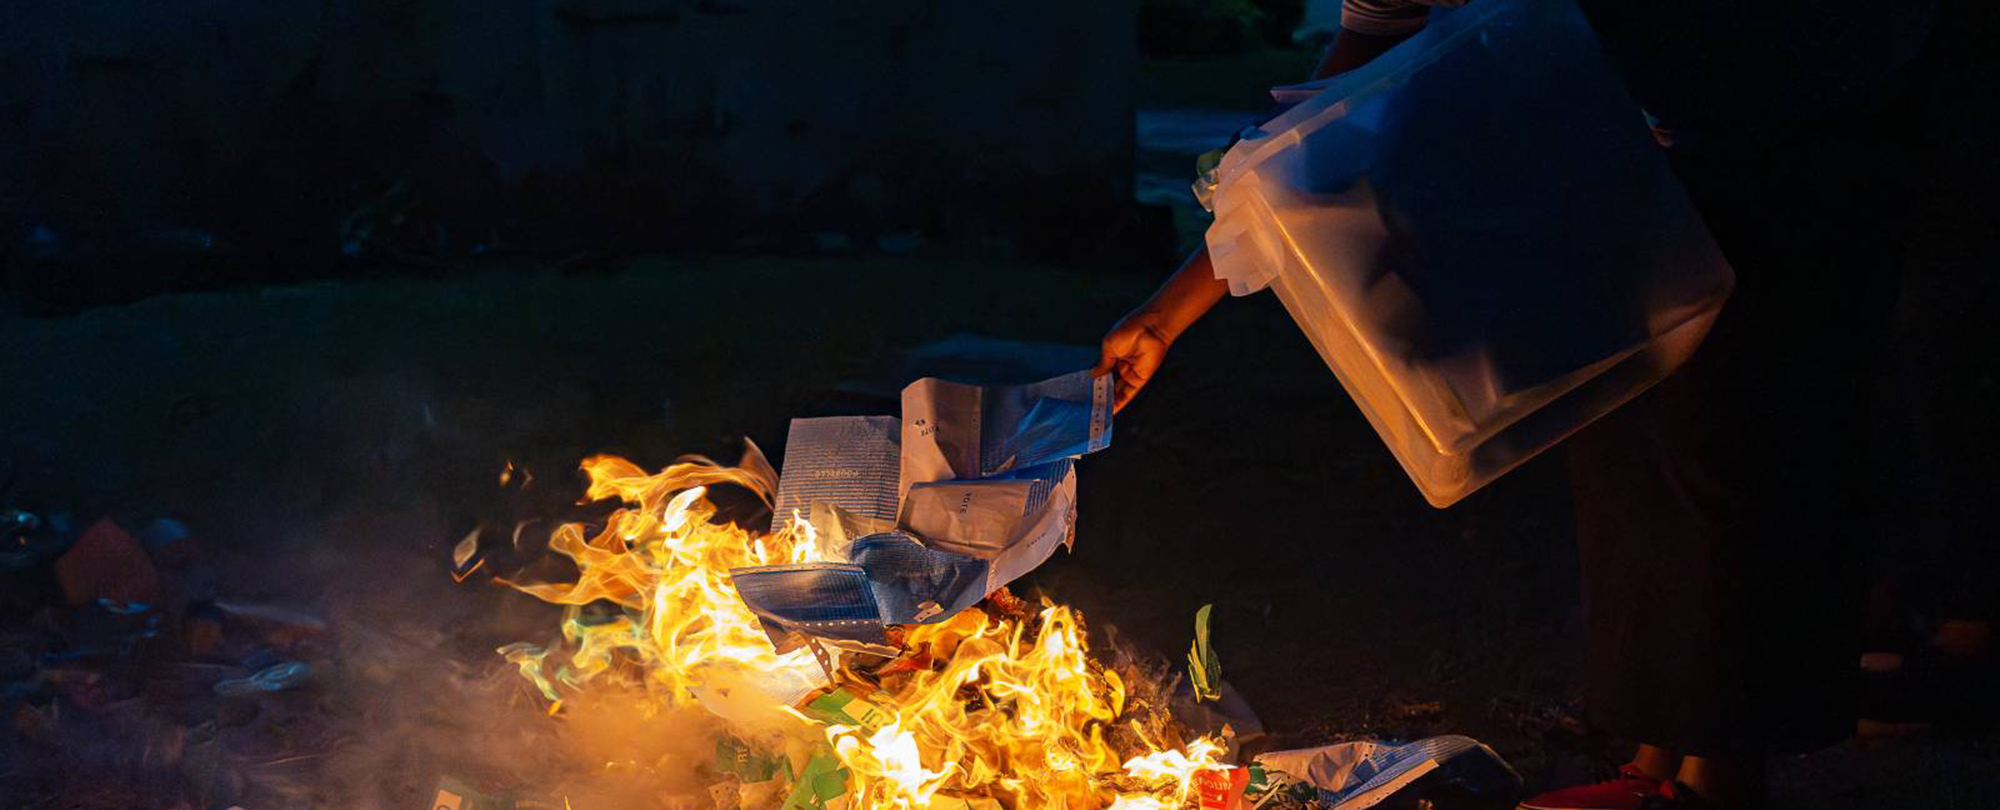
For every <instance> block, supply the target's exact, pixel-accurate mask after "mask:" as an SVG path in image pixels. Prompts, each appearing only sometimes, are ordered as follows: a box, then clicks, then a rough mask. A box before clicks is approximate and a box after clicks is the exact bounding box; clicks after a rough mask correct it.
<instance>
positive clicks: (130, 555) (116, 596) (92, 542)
mask: <svg viewBox="0 0 2000 810" xmlns="http://www.w3.org/2000/svg"><path fill="white" fill-rule="evenodd" d="M55 569H56V581H57V582H58V583H59V584H60V585H61V586H62V592H63V596H64V597H65V598H67V599H68V600H69V603H70V604H72V605H83V604H88V603H90V602H94V601H96V600H99V599H110V600H116V601H119V602H139V603H151V602H154V601H157V600H158V599H159V596H160V576H159V574H158V572H156V571H155V570H154V569H153V561H152V559H151V558H149V557H147V556H146V549H145V547H143V546H141V545H140V544H139V541H138V540H136V539H134V538H133V537H132V535H130V534H127V533H126V532H125V530H124V529H121V528H119V527H118V524H117V523H114V522H112V520H111V519H110V518H101V519H99V520H98V521H97V522H96V523H93V524H91V526H90V528H88V529H85V530H84V532H83V535H82V536H80V537H78V538H77V539H76V544H75V545H73V546H70V549H69V551H67V552H65V553H64V554H63V555H62V557H61V558H59V559H57V560H56V566H55Z"/></svg>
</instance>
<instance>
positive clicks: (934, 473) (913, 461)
mask: <svg viewBox="0 0 2000 810" xmlns="http://www.w3.org/2000/svg"><path fill="white" fill-rule="evenodd" d="M902 437H903V448H902V486H901V487H900V490H901V491H902V492H908V491H909V489H910V487H911V486H913V485H915V484H917V483H921V482H924V481H942V480H946V479H976V478H989V477H992V476H995V475H999V474H1001V473H1005V472H1008V471H1010V470H1017V469H1021V468H1023V467H1032V466H1035V465H1037V464H1045V463H1048V462H1051V461H1056V460H1059V459H1065V458H1076V457H1077V456H1081V455H1083V454H1085V453H1094V452H1097V451H1099V450H1102V449H1104V448H1105V447H1107V446H1109V445H1110V444H1111V377H1110V376H1109V375H1106V376H1103V377H1092V376H1090V372H1089V371H1077V372H1074V373H1070V374H1064V375H1062V376H1060V377H1053V378H1050V379H1047V380H1043V381H1041V382H1038V383H1031V384H1028V385H988V386H979V385H966V384H964V383H955V382H949V381H946V380H940V379H936V378H931V377H926V378H924V379H921V380H918V381H916V382H913V383H910V384H909V386H908V387H906V388H904V389H903V427H902Z"/></svg>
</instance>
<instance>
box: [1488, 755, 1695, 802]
mask: <svg viewBox="0 0 2000 810" xmlns="http://www.w3.org/2000/svg"><path fill="white" fill-rule="evenodd" d="M1672 790H1674V787H1673V783H1672V782H1669V781H1666V780H1661V779H1654V778H1653V777H1650V776H1647V775H1646V774H1645V773H1644V772H1642V771H1640V770H1639V769H1638V768H1634V767H1632V766H1630V765H1625V766H1621V767H1620V768H1619V769H1618V778H1616V779H1612V780H1610V781H1607V782H1598V783H1597V784H1594V785H1578V786H1576V787H1566V788H1563V789H1561V790H1552V791H1549V792H1547V793H1544V794H1542V795H1540V796H1536V797H1534V798H1532V799H1529V800H1527V801H1524V802H1522V803H1521V804H1520V807H1519V810H1642V808H1648V809H1650V808H1651V807H1653V806H1657V805H1658V803H1659V802H1660V799H1661V798H1662V796H1663V795H1667V792H1668V791H1672Z"/></svg>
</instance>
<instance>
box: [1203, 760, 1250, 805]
mask: <svg viewBox="0 0 2000 810" xmlns="http://www.w3.org/2000/svg"><path fill="white" fill-rule="evenodd" d="M1249 786H1250V769H1248V768H1230V769H1228V770H1207V771H1196V772H1195V775H1194V792H1195V795H1196V796H1197V797H1199V798H1200V799H1201V810H1242V808H1243V789H1244V788H1246V787H1249Z"/></svg>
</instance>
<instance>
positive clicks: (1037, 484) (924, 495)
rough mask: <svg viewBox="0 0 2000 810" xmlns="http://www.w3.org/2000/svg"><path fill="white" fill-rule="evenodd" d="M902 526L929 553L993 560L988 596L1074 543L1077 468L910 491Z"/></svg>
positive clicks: (1049, 467) (1031, 470)
mask: <svg viewBox="0 0 2000 810" xmlns="http://www.w3.org/2000/svg"><path fill="white" fill-rule="evenodd" d="M899 525H900V526H901V527H902V528H903V530H904V531H907V532H909V533H911V534H914V535H916V536H917V537H920V538H923V540H924V542H925V543H926V544H928V545H930V546H931V547H932V548H937V549H943V550H947V551H953V552H957V553H960V554H965V555H967V556H971V557H977V558H980V559H984V560H988V561H990V562H991V563H992V565H991V567H990V568H989V569H988V577H989V581H988V582H987V587H986V590H987V592H989V593H990V592H992V591H993V590H995V589H998V588H999V587H1000V586H1002V585H1005V584H1007V583H1009V582H1012V581H1014V580H1016V579H1019V578H1020V577H1021V575H1023V574H1026V573H1028V572H1029V571H1032V570H1034V569H1035V567H1036V566H1039V565H1041V564H1042V562H1043V561H1045V560H1047V559H1048V558H1049V555H1050V554H1053V553H1055V550H1056V546H1059V545H1060V546H1068V545H1070V543H1071V542H1072V541H1073V540H1074V538H1075V527H1076V463H1075V462H1074V461H1071V460H1070V459H1062V460H1059V461H1054V462H1050V463H1048V464H1039V465H1036V466H1033V467H1028V468H1025V469H1020V470H1016V471H1014V472H1011V473H1003V474H1001V475H1000V476H996V477H994V478H985V479H979V480H972V481H964V480H949V481H926V482H921V483H917V484H914V485H912V486H911V487H910V492H909V495H907V496H906V497H904V499H903V512H902V518H901V520H900V521H899Z"/></svg>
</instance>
